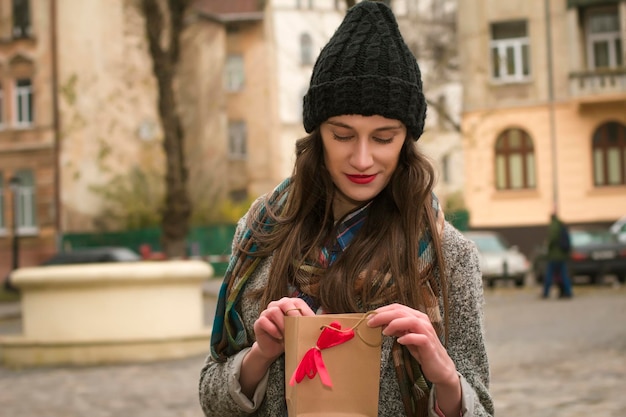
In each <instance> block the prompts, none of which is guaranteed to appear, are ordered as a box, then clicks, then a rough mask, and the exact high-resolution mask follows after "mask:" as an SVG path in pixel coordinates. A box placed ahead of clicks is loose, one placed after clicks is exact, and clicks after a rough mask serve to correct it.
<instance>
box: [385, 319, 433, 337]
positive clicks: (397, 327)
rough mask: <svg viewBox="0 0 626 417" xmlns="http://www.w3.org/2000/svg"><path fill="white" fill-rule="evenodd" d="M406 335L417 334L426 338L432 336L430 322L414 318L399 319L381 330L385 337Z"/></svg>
mask: <svg viewBox="0 0 626 417" xmlns="http://www.w3.org/2000/svg"><path fill="white" fill-rule="evenodd" d="M407 333H419V334H423V335H426V336H432V335H434V329H433V327H432V324H431V323H430V321H426V320H422V319H419V318H416V317H401V318H396V319H393V320H391V321H390V322H389V323H387V326H386V327H385V328H384V330H383V334H384V335H385V336H395V337H400V336H404V335H405V334H407Z"/></svg>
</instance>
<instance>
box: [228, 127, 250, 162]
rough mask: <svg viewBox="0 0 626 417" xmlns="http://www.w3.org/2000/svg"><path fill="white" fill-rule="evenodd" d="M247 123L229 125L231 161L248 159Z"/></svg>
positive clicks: (229, 153)
mask: <svg viewBox="0 0 626 417" xmlns="http://www.w3.org/2000/svg"><path fill="white" fill-rule="evenodd" d="M246 155H247V132H246V122H244V121H236V122H230V124H229V125H228V156H229V158H230V159H246Z"/></svg>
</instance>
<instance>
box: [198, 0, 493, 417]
mask: <svg viewBox="0 0 626 417" xmlns="http://www.w3.org/2000/svg"><path fill="white" fill-rule="evenodd" d="M425 116H426V102H425V97H424V94H423V92H422V81H421V74H420V70H419V67H418V64H417V62H416V60H415V57H414V56H413V54H412V53H411V52H410V50H409V48H408V47H407V45H406V43H405V41H404V39H403V38H402V36H401V34H400V31H399V29H398V25H397V22H396V20H395V17H394V16H393V13H392V12H391V9H390V8H389V7H388V6H386V5H385V4H383V3H380V2H371V1H363V2H360V3H358V4H357V5H356V6H354V7H352V8H351V9H350V10H349V11H348V12H347V14H346V16H345V18H344V21H343V22H342V24H341V25H340V26H339V28H338V29H337V31H336V32H335V34H334V35H333V36H332V38H331V39H330V40H329V42H328V44H327V45H326V46H325V47H324V48H323V50H322V51H321V53H320V55H319V57H318V59H317V62H316V64H315V66H314V68H313V73H312V76H311V81H310V86H309V90H308V92H307V94H306V96H305V97H304V103H303V123H304V128H305V130H306V132H307V133H308V134H309V135H308V136H306V137H304V138H302V139H300V140H299V141H297V143H296V162H295V167H294V170H293V173H292V175H291V177H290V178H288V179H287V180H285V181H284V182H283V183H281V184H280V185H279V186H278V187H277V188H276V189H275V190H274V191H273V192H272V193H269V194H268V195H266V196H263V197H261V198H259V199H257V201H256V202H255V203H253V205H252V206H251V208H250V210H249V211H248V213H247V214H246V215H245V216H244V218H242V219H241V220H240V221H239V223H238V227H237V231H236V233H235V239H234V241H233V252H232V257H231V261H230V263H229V267H228V269H227V271H226V273H225V277H224V283H223V284H222V289H221V290H220V295H219V299H218V306H217V310H216V317H215V322H214V325H213V334H212V338H211V355H210V356H209V357H208V358H207V361H206V364H205V366H204V367H203V369H202V371H201V377H200V402H201V405H202V409H203V410H204V413H205V414H206V415H207V416H219V417H224V416H242V415H255V416H268V417H269V416H271V417H283V416H285V415H286V403H285V391H284V388H285V375H284V372H285V371H284V349H285V346H284V343H283V331H284V316H285V315H303V316H312V315H315V314H325V313H352V312H367V311H371V310H375V311H376V313H375V314H373V315H371V316H369V318H368V321H367V323H368V325H369V326H371V327H381V328H382V332H383V336H384V338H383V345H382V353H381V368H380V392H379V409H378V410H379V411H378V415H379V416H382V417H397V416H447V417H452V416H453V417H459V416H475V417H478V416H492V415H493V404H492V400H491V397H490V394H489V392H488V383H489V366H488V360H487V354H486V350H485V341H484V332H483V288H482V278H481V273H480V270H479V263H478V253H477V250H476V247H475V246H474V245H473V244H472V243H471V242H470V241H469V240H467V239H466V238H464V237H463V235H462V234H461V233H460V232H459V231H457V230H456V229H455V228H454V227H453V226H452V225H451V224H449V223H448V222H446V221H445V219H444V215H443V212H442V210H441V207H440V205H439V203H438V201H437V199H436V197H435V196H434V194H433V186H434V177H435V175H434V171H433V168H432V166H431V164H430V163H429V162H428V159H427V158H425V157H424V156H423V155H422V154H421V153H420V152H419V151H418V149H417V146H416V141H417V140H418V139H419V137H420V136H421V134H422V132H423V129H424V120H425ZM356 360H358V359H356Z"/></svg>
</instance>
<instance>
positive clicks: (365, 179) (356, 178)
mask: <svg viewBox="0 0 626 417" xmlns="http://www.w3.org/2000/svg"><path fill="white" fill-rule="evenodd" d="M346 176H347V177H348V179H349V180H350V181H352V182H353V183H355V184H369V183H370V182H372V181H374V178H376V175H347V174H346Z"/></svg>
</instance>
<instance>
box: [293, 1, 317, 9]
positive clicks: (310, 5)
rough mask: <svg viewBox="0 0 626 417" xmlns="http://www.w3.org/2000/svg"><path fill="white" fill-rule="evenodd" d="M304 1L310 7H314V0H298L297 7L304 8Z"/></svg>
mask: <svg viewBox="0 0 626 417" xmlns="http://www.w3.org/2000/svg"><path fill="white" fill-rule="evenodd" d="M303 3H306V4H307V7H308V8H309V9H312V8H313V0H296V9H302V8H303V7H304V6H303Z"/></svg>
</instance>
